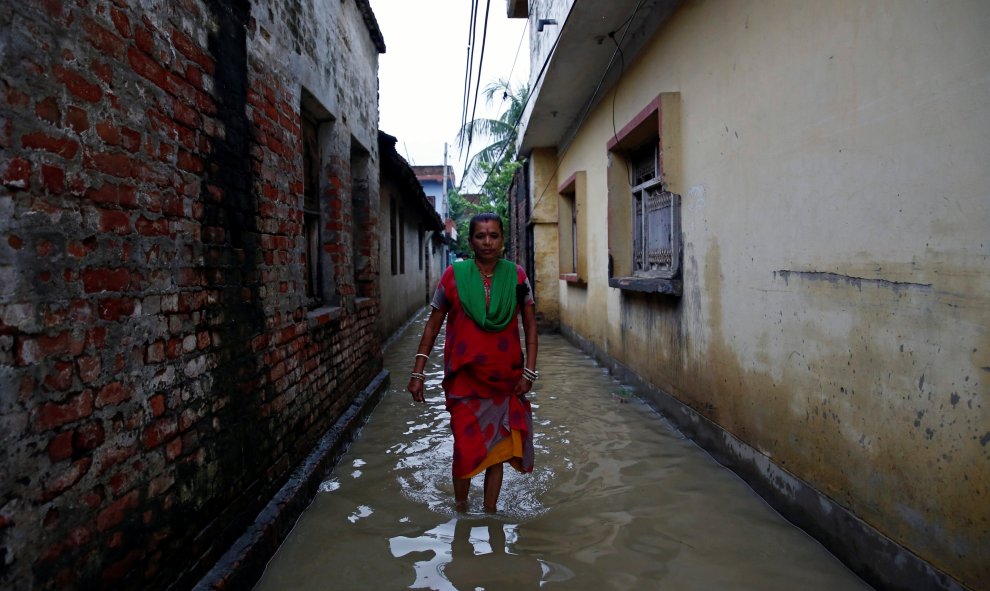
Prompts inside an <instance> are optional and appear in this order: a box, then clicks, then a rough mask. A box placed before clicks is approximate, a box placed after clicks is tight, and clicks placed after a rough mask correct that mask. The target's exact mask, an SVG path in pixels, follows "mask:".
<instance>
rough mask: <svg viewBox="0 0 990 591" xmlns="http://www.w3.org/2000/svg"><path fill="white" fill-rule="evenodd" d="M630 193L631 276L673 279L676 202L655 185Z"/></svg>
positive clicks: (677, 260) (677, 259) (677, 230)
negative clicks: (631, 221)
mask: <svg viewBox="0 0 990 591" xmlns="http://www.w3.org/2000/svg"><path fill="white" fill-rule="evenodd" d="M634 189H635V190H634V191H633V272H634V273H635V274H636V275H643V276H647V277H665V278H671V277H674V276H675V275H676V274H677V272H678V270H679V263H680V249H681V246H680V201H679V198H678V196H677V195H676V194H674V193H671V192H669V191H664V190H663V188H662V187H661V185H660V182H659V181H656V180H654V181H653V182H650V183H647V184H646V185H645V186H640V187H635V188H634Z"/></svg>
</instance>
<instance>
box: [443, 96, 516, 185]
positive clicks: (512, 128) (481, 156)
mask: <svg viewBox="0 0 990 591" xmlns="http://www.w3.org/2000/svg"><path fill="white" fill-rule="evenodd" d="M483 93H484V95H485V102H486V103H487V104H489V105H491V104H492V103H493V102H494V100H495V97H496V96H499V95H500V96H501V98H502V100H503V101H506V100H507V101H509V104H508V108H507V109H505V110H504V111H502V114H501V115H499V116H498V119H473V120H471V121H469V122H467V123H465V124H464V126H463V127H462V128H461V130H460V131H459V132H457V146H458V147H459V148H464V147H465V146H466V147H467V149H468V151H469V153H470V149H471V143H472V140H473V139H475V138H476V137H478V136H487V137H489V138H491V140H492V141H491V143H490V144H488V145H487V146H485V147H484V148H482V149H481V150H479V151H478V153H476V154H475V155H474V156H472V157H471V159H470V160H468V163H467V166H466V167H465V169H464V175H463V177H464V178H462V179H461V183H462V184H463V183H464V182H465V180H467V179H470V180H472V181H475V182H477V181H479V180H481V179H482V175H484V174H488V171H491V170H497V169H498V168H500V167H501V165H502V164H503V163H505V162H511V161H512V160H513V159H514V158H515V156H516V133H517V130H518V125H519V119H520V118H521V117H522V112H523V109H524V108H525V107H526V100H527V99H528V98H529V85H528V84H526V83H523V84H521V85H519V86H518V87H517V88H516V89H515V90H513V88H512V85H511V84H510V83H509V81H508V80H505V79H499V80H496V81H495V82H492V83H491V84H489V85H488V86H487V87H485V89H484V91H483ZM482 163H484V164H487V165H489V167H488V171H486V170H483V169H482V167H481V164H482Z"/></svg>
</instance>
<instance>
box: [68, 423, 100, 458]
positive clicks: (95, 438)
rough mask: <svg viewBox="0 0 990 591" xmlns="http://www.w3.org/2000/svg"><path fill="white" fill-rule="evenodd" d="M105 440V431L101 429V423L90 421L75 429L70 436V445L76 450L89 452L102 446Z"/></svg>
mask: <svg viewBox="0 0 990 591" xmlns="http://www.w3.org/2000/svg"><path fill="white" fill-rule="evenodd" d="M105 439H106V431H105V430H104V429H103V423H102V422H101V421H99V420H92V421H89V422H87V423H83V424H82V425H80V426H79V427H77V428H76V430H75V433H74V434H73V436H72V445H73V446H74V447H75V448H76V449H80V450H83V451H90V450H93V449H96V448H97V447H99V446H101V445H103V442H104V440H105Z"/></svg>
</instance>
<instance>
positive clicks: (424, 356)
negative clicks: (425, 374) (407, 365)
mask: <svg viewBox="0 0 990 591" xmlns="http://www.w3.org/2000/svg"><path fill="white" fill-rule="evenodd" d="M416 357H422V358H423V359H425V360H427V361H429V360H430V356H429V355H427V354H426V353H416ZM416 357H413V359H415V358H416Z"/></svg>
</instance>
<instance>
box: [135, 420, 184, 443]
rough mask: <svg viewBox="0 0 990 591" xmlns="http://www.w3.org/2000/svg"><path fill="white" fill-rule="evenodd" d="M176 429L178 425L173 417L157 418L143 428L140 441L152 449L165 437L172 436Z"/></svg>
mask: <svg viewBox="0 0 990 591" xmlns="http://www.w3.org/2000/svg"><path fill="white" fill-rule="evenodd" d="M177 431H178V425H177V423H176V420H175V419H174V418H163V419H158V420H157V421H155V422H154V423H152V424H150V425H148V427H147V428H146V429H145V430H144V435H143V436H142V438H141V441H142V442H143V443H144V446H145V447H146V448H148V449H152V448H155V447H158V446H159V445H161V444H162V443H163V442H164V441H165V440H166V439H168V438H170V437H172V436H174V435H175V434H176V432H177Z"/></svg>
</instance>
